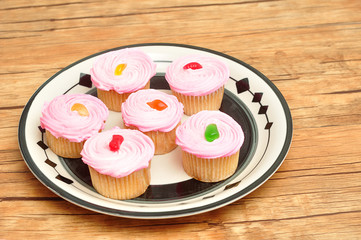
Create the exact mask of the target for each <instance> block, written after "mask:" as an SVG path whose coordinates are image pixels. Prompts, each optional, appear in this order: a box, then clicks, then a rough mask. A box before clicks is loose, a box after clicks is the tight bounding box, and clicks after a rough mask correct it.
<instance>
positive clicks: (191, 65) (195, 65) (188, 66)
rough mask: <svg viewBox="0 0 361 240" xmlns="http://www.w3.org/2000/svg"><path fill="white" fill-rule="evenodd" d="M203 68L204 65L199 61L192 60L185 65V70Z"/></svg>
mask: <svg viewBox="0 0 361 240" xmlns="http://www.w3.org/2000/svg"><path fill="white" fill-rule="evenodd" d="M201 68H202V65H200V64H199V63H197V62H190V63H188V64H186V65H184V67H183V69H184V70H186V69H192V70H196V69H201Z"/></svg>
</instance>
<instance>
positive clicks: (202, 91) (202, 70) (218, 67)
mask: <svg viewBox="0 0 361 240" xmlns="http://www.w3.org/2000/svg"><path fill="white" fill-rule="evenodd" d="M165 78H166V80H167V81H168V83H169V86H170V88H171V89H172V92H173V94H174V95H175V96H176V97H177V98H178V99H179V101H180V102H181V103H183V105H184V112H185V114H186V115H192V114H195V113H197V112H199V111H202V110H218V109H219V108H220V106H221V102H222V98H223V93H224V85H225V84H226V82H227V81H228V79H229V69H228V67H227V65H226V64H224V63H223V62H222V61H220V60H218V59H217V58H214V57H210V56H202V55H189V56H184V57H181V58H178V59H177V60H175V61H174V62H172V63H171V64H170V65H169V66H168V68H167V70H166V75H165Z"/></svg>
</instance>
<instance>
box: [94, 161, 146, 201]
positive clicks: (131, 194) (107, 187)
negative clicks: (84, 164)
mask: <svg viewBox="0 0 361 240" xmlns="http://www.w3.org/2000/svg"><path fill="white" fill-rule="evenodd" d="M89 172H90V177H91V181H92V184H93V187H94V188H95V189H96V190H97V192H98V193H100V194H101V195H103V196H104V197H108V198H112V199H117V200H126V199H131V198H135V197H138V196H140V195H142V194H143V193H144V192H145V191H146V190H147V188H148V186H149V184H150V164H149V166H148V167H147V168H143V169H140V170H138V171H135V172H133V173H131V174H130V175H128V176H125V177H121V178H115V177H112V176H108V175H104V174H101V173H98V172H97V171H96V170H94V169H93V168H92V167H89Z"/></svg>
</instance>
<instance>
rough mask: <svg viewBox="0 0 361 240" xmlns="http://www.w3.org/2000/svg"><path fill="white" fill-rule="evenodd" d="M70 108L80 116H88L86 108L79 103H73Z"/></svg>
mask: <svg viewBox="0 0 361 240" xmlns="http://www.w3.org/2000/svg"><path fill="white" fill-rule="evenodd" d="M71 110H72V111H77V112H78V114H79V115H80V116H83V117H88V116H89V112H88V109H86V107H85V106H84V105H83V104H81V103H75V104H74V105H73V106H72V107H71Z"/></svg>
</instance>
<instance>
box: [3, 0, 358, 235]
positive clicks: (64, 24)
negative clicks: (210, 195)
mask: <svg viewBox="0 0 361 240" xmlns="http://www.w3.org/2000/svg"><path fill="white" fill-rule="evenodd" d="M360 10H361V2H360V1H356V0H335V1H320V0H316V1H312V0H303V1H296V0H293V1H291V0H290V1H287V0H260V1H255V0H244V1H227V0H226V1H219V0H218V1H207V2H205V1H201V0H192V1H190V0H185V1H165V0H152V1H142V2H136V1H111V0H106V1H98V0H86V1H79V0H55V1H47V0H40V1H24V0H14V1H10V0H2V1H1V2H0V56H1V58H2V61H0V80H1V88H0V96H1V101H0V130H1V135H0V213H1V214H0V229H1V231H0V239H21V238H26V239H64V238H65V239H67V238H76V237H79V238H86V237H89V236H91V237H93V238H96V239H113V238H116V239H143V238H146V239H359V238H360V235H361V204H360V202H361V194H360V192H361V183H360V179H361V150H360V143H361V103H360V98H361V80H360V79H361V67H360V66H361V64H360V63H361V45H360V36H361V15H360ZM151 42H170V43H182V44H191V45H196V46H201V47H205V48H210V49H213V50H216V51H220V52H223V53H226V54H229V55H231V56H233V57H235V58H238V59H241V60H243V61H244V62H246V63H248V64H250V65H252V66H253V67H255V68H256V69H258V70H260V71H261V72H262V73H264V74H265V75H266V76H267V77H268V78H269V79H271V80H272V81H273V83H274V84H275V85H276V86H277V87H278V88H279V89H280V91H281V92H282V94H283V95H284V96H285V98H286V100H287V102H288V104H289V106H290V109H291V113H292V117H293V123H294V136H293V142H292V147H291V149H290V151H289V154H288V156H287V158H286V160H285V162H284V163H283V165H282V166H281V167H280V169H279V170H278V171H277V172H276V173H275V174H274V175H273V176H272V177H271V179H270V180H269V181H267V182H266V183H265V184H264V185H262V186H261V187H260V188H259V189H257V190H256V191H254V192H253V193H251V194H249V195H248V196H246V197H244V198H243V199H241V200H238V201H236V202H234V203H232V204H230V205H228V206H226V207H223V208H220V209H217V210H214V211H211V212H207V213H203V214H199V215H196V216H190V217H184V218H175V219H168V220H136V219H124V218H117V217H111V216H106V215H102V214H98V213H95V212H92V211H89V210H86V209H83V208H81V207H78V206H75V205H73V204H71V203H69V202H67V201H65V200H63V199H62V198H60V197H58V196H57V195H55V194H54V193H52V192H51V191H50V190H48V189H47V188H46V187H45V186H43V185H42V184H41V183H40V182H39V181H38V180H37V179H36V178H35V177H34V175H33V174H32V173H31V172H30V171H29V169H28V168H27V166H26V164H25V162H24V161H23V159H22V156H21V154H20V152H19V149H18V142H17V128H18V123H19V118H20V115H21V112H22V109H23V107H24V106H25V104H26V103H27V101H28V100H29V98H30V97H31V95H32V94H33V93H34V92H35V91H36V89H37V88H38V87H39V86H40V85H41V84H42V83H44V82H45V81H46V80H47V79H48V78H49V77H51V76H52V75H53V74H55V73H56V72H57V71H59V70H60V69H62V68H64V67H66V66H67V65H69V64H71V63H73V62H75V61H77V60H79V59H81V58H83V57H86V56H88V55H90V54H93V53H96V52H99V51H102V50H106V49H109V48H113V47H118V46H123V45H128V44H135V43H151Z"/></svg>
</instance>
